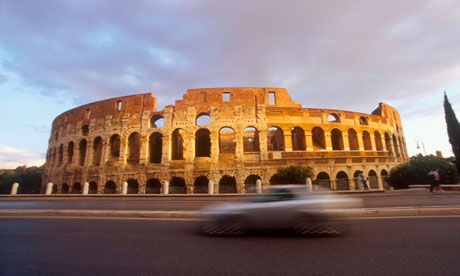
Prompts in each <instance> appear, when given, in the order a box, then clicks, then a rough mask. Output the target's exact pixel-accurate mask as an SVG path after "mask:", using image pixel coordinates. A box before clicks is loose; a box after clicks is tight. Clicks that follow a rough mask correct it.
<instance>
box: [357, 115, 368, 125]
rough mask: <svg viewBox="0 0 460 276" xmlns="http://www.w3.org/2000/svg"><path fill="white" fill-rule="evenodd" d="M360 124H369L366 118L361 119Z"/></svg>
mask: <svg viewBox="0 0 460 276" xmlns="http://www.w3.org/2000/svg"><path fill="white" fill-rule="evenodd" d="M359 124H360V125H368V124H369V122H368V121H367V118H366V117H364V116H361V117H359Z"/></svg>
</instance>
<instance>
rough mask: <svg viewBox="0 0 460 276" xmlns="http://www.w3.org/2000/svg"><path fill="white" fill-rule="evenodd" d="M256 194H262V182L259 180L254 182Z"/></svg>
mask: <svg viewBox="0 0 460 276" xmlns="http://www.w3.org/2000/svg"><path fill="white" fill-rule="evenodd" d="M256 193H258V194H261V193H262V181H261V180H260V179H257V180H256Z"/></svg>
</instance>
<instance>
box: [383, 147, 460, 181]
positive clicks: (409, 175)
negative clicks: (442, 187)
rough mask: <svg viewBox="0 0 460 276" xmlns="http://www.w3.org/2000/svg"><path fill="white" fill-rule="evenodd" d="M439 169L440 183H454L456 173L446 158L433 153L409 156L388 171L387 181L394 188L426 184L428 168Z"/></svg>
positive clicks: (453, 166) (428, 179) (456, 176)
mask: <svg viewBox="0 0 460 276" xmlns="http://www.w3.org/2000/svg"><path fill="white" fill-rule="evenodd" d="M436 169H437V170H439V176H440V178H441V183H442V184H449V183H456V181H457V178H458V173H457V170H456V168H455V165H454V164H452V163H451V162H450V161H449V160H448V159H445V158H440V157H436V156H434V155H430V156H422V155H420V154H419V155H417V156H414V157H411V159H410V162H409V163H405V164H401V165H399V166H397V167H395V168H393V169H391V171H390V175H389V177H388V183H389V184H390V185H391V186H393V187H394V188H395V189H405V188H408V185H411V184H428V183H429V182H430V178H429V177H428V175H427V173H428V172H429V171H430V170H436Z"/></svg>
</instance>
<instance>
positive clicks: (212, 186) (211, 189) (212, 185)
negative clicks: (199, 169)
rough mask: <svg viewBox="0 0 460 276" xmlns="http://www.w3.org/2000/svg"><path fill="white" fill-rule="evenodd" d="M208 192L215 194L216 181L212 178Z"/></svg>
mask: <svg viewBox="0 0 460 276" xmlns="http://www.w3.org/2000/svg"><path fill="white" fill-rule="evenodd" d="M208 194H210V195H213V194H214V182H213V181H212V180H209V182H208Z"/></svg>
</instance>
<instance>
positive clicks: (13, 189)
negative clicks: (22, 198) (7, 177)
mask: <svg viewBox="0 0 460 276" xmlns="http://www.w3.org/2000/svg"><path fill="white" fill-rule="evenodd" d="M18 189H19V183H17V182H16V183H13V186H11V195H16V194H17V193H18Z"/></svg>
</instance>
